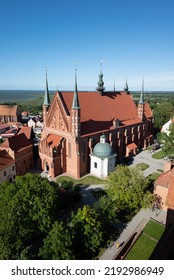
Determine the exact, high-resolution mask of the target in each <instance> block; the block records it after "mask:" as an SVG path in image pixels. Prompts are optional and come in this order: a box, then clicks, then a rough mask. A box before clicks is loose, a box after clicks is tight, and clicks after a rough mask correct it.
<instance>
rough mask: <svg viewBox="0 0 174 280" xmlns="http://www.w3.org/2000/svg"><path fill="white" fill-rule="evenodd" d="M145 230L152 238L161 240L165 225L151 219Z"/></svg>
mask: <svg viewBox="0 0 174 280" xmlns="http://www.w3.org/2000/svg"><path fill="white" fill-rule="evenodd" d="M143 232H144V233H146V234H148V235H149V236H151V237H152V238H155V239H157V240H159V239H160V237H161V235H162V234H163V232H164V226H163V225H161V224H158V223H156V222H154V221H149V222H148V223H147V225H146V226H145V228H144V229H143Z"/></svg>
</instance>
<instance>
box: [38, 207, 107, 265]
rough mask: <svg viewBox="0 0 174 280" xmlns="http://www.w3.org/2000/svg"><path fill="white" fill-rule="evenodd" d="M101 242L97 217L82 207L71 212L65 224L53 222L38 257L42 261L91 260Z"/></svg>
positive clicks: (91, 211) (90, 210) (88, 208)
mask: <svg viewBox="0 0 174 280" xmlns="http://www.w3.org/2000/svg"><path fill="white" fill-rule="evenodd" d="M102 241H103V231H102V226H101V223H100V221H99V219H98V215H97V214H96V213H95V212H94V211H93V210H92V209H91V208H90V207H89V206H84V207H83V208H82V209H78V211H77V213H74V212H73V213H72V217H71V218H70V220H69V221H68V222H67V223H66V224H65V223H63V222H60V223H58V222H55V224H54V226H53V229H52V230H51V231H50V233H49V234H48V236H47V238H46V239H45V240H44V245H43V247H42V248H41V249H40V253H39V255H40V257H42V258H43V259H59V260H67V259H71V260H72V259H76V260H77V259H92V258H93V257H94V256H96V254H97V253H98V250H99V248H100V246H101V243H102Z"/></svg>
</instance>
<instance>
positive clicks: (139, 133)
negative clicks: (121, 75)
mask: <svg viewBox="0 0 174 280" xmlns="http://www.w3.org/2000/svg"><path fill="white" fill-rule="evenodd" d="M43 121H44V129H43V132H42V137H41V141H40V144H39V155H40V158H41V164H42V169H43V170H44V171H47V172H48V173H49V174H50V176H51V177H55V176H58V175H60V174H62V173H65V172H67V173H68V174H69V175H72V176H74V177H75V178H80V177H81V176H83V175H85V174H87V173H89V172H90V155H91V154H92V151H93V148H94V146H95V145H96V144H97V143H98V142H99V141H100V136H101V135H102V134H105V136H106V139H107V142H108V143H109V144H110V146H111V147H112V149H113V151H114V153H116V155H117V160H120V159H121V158H122V157H124V156H129V155H135V154H136V153H137V151H140V150H141V149H142V148H145V147H147V146H148V145H149V144H151V143H152V139H153V135H152V133H153V113H152V111H151V109H150V107H149V105H148V103H147V102H145V101H144V81H143V84H142V91H141V94H140V99H139V103H138V105H137V106H136V104H135V103H134V101H133V99H132V96H131V95H130V92H129V89H128V84H127V81H126V84H125V87H124V91H121V92H120V91H119V92H118V91H115V90H114V91H105V88H104V82H103V73H102V71H100V74H99V81H98V86H97V89H96V91H93V92H91V91H89V92H88V91H86V92H85V91H81V92H78V90H77V73H75V89H74V92H62V91H57V92H56V93H55V96H54V98H53V100H52V102H50V96H49V90H48V80H47V74H46V90H45V97H44V103H43Z"/></svg>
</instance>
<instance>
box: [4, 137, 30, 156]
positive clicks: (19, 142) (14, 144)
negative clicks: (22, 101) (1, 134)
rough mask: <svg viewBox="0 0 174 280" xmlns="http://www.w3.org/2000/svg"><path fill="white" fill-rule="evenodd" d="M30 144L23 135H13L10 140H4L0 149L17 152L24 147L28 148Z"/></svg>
mask: <svg viewBox="0 0 174 280" xmlns="http://www.w3.org/2000/svg"><path fill="white" fill-rule="evenodd" d="M30 145H31V143H30V141H29V140H28V139H27V137H26V136H25V134H24V133H22V134H17V135H14V136H12V137H10V138H6V139H5V141H4V142H3V143H2V144H1V145H0V148H1V149H2V148H6V149H8V148H10V149H11V150H13V151H15V152H17V151H19V150H21V149H23V148H25V147H28V146H30Z"/></svg>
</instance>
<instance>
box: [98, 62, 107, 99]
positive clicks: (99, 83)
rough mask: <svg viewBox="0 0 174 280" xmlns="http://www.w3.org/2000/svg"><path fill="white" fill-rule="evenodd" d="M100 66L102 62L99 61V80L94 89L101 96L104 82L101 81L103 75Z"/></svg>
mask: <svg viewBox="0 0 174 280" xmlns="http://www.w3.org/2000/svg"><path fill="white" fill-rule="evenodd" d="M102 64H103V60H101V63H100V73H99V80H98V83H97V88H96V90H97V91H99V92H100V94H101V95H102V94H103V92H104V90H105V87H104V81H103V73H102Z"/></svg>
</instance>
